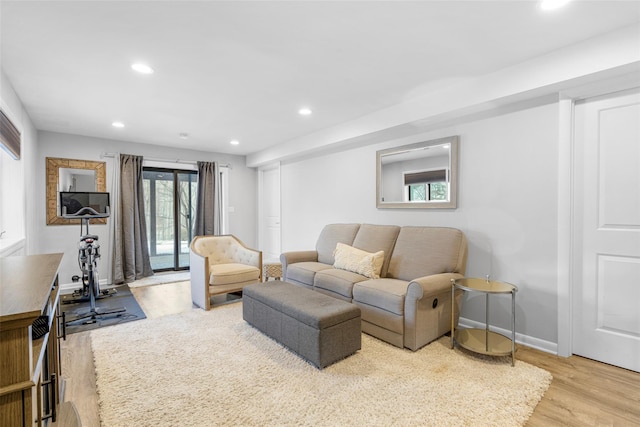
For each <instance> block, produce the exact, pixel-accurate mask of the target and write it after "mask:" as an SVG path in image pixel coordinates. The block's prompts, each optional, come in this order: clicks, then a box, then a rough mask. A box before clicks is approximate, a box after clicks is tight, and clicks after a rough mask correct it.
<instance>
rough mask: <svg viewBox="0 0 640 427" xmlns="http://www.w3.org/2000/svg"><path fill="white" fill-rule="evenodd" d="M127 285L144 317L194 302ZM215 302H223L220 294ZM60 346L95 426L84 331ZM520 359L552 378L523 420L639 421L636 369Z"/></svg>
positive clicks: (523, 352)
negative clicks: (544, 371)
mask: <svg viewBox="0 0 640 427" xmlns="http://www.w3.org/2000/svg"><path fill="white" fill-rule="evenodd" d="M131 291H132V293H133V294H134V296H135V297H136V299H137V301H138V303H139V304H140V306H141V307H142V309H143V310H144V312H145V314H146V316H147V317H148V318H155V317H159V316H165V315H168V314H174V313H180V312H182V311H187V310H191V308H192V303H191V290H190V288H189V284H188V282H180V283H170V284H166V285H155V286H147V287H142V288H133V289H132V290H131ZM214 302H218V303H224V301H223V300H222V299H221V300H218V301H214ZM116 327H117V326H116ZM61 347H62V366H63V368H62V377H63V378H64V379H65V380H66V392H65V400H68V401H72V402H73V403H74V404H75V405H76V408H77V410H78V413H79V414H80V417H81V419H82V425H83V426H84V427H99V426H100V420H99V418H98V402H97V395H96V388H95V372H94V366H93V357H92V353H91V342H90V340H89V335H88V332H82V333H77V334H73V335H69V336H68V337H67V340H66V341H62V346H61ZM518 360H523V361H525V362H527V363H530V364H532V365H536V366H539V367H541V368H543V369H546V370H548V371H549V372H551V374H552V375H553V378H554V379H553V382H552V383H551V386H550V387H549V390H547V392H546V394H545V396H544V397H543V399H542V401H541V402H540V403H539V404H538V406H537V407H536V409H535V411H534V413H533V415H532V416H531V418H530V419H529V422H528V423H527V426H532V427H539V426H544V427H547V426H576V427H584V426H640V373H636V372H632V371H628V370H625V369H621V368H616V367H613V366H610V365H606V364H604V363H599V362H595V361H593V360H589V359H585V358H582V357H579V356H571V357H569V358H563V357H557V356H554V355H551V354H548V353H545V352H541V351H538V350H534V349H531V348H528V347H524V346H518V347H517V352H516V363H517V361H518ZM456 404H460V405H462V404H463V402H457V403H456ZM106 427H111V426H106Z"/></svg>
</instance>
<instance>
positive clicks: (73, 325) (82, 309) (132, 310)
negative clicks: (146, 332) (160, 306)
mask: <svg viewBox="0 0 640 427" xmlns="http://www.w3.org/2000/svg"><path fill="white" fill-rule="evenodd" d="M115 289H116V293H115V294H113V295H111V296H108V297H104V298H99V299H98V300H96V307H97V308H98V309H101V310H109V309H120V308H124V309H125V311H123V312H119V313H112V314H105V315H104V316H98V317H96V319H95V321H94V322H93V323H87V321H90V320H91V319H90V318H85V319H80V320H76V321H74V319H76V318H77V317H78V316H79V315H83V314H84V313H87V312H89V310H90V309H91V304H90V303H89V301H84V302H73V303H67V302H68V301H69V300H70V295H63V296H62V297H61V298H60V299H61V304H60V309H61V310H62V311H63V312H64V313H65V320H66V322H67V325H66V332H67V334H75V333H77V332H84V331H90V330H93V329H98V328H103V327H105V326H113V325H120V324H122V323H127V322H132V321H134V320H142V319H145V318H146V316H145V314H144V311H143V310H142V308H141V307H140V305H139V304H138V302H137V301H136V299H135V297H134V296H133V295H132V294H131V290H130V289H129V287H128V286H126V285H124V286H118V287H116V288H115Z"/></svg>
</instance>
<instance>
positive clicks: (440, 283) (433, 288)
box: [407, 273, 464, 300]
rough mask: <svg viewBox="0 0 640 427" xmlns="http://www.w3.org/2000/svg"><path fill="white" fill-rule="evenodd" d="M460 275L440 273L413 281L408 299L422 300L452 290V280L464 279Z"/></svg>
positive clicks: (408, 292)
mask: <svg viewBox="0 0 640 427" xmlns="http://www.w3.org/2000/svg"><path fill="white" fill-rule="evenodd" d="M463 277H464V275H462V274H460V273H440V274H433V275H431V276H424V277H420V278H417V279H413V280H412V281H411V283H409V288H408V289H407V299H413V300H421V299H422V298H425V297H426V298H429V297H431V296H433V295H438V294H440V293H442V292H443V291H446V290H449V291H450V290H451V279H454V280H455V279H462V278H463Z"/></svg>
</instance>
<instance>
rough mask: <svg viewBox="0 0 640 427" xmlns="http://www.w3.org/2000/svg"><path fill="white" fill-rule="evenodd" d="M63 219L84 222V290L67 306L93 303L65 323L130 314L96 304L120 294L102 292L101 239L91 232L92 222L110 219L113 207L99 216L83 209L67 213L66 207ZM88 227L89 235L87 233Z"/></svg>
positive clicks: (81, 245) (81, 248)
mask: <svg viewBox="0 0 640 427" xmlns="http://www.w3.org/2000/svg"><path fill="white" fill-rule="evenodd" d="M62 216H63V217H64V218H68V219H80V220H81V222H80V241H79V242H78V266H79V267H80V271H81V272H82V288H80V289H76V290H75V291H74V292H73V294H71V295H70V297H69V298H66V299H65V301H64V302H65V303H71V302H81V301H89V310H87V311H85V312H81V313H75V315H74V316H72V318H70V319H65V324H67V325H69V324H72V323H75V322H79V321H82V324H91V323H96V321H97V319H98V317H101V316H107V315H113V314H115V315H117V316H121V314H122V313H124V312H125V311H126V308H124V307H117V308H101V307H97V306H96V301H97V300H98V299H100V298H105V297H110V296H112V295H114V294H115V293H116V292H117V291H116V290H115V289H106V290H101V289H100V281H99V277H98V260H99V259H100V243H98V236H97V235H95V234H90V233H89V221H90V220H91V219H94V218H108V217H109V207H108V206H107V207H106V212H105V213H99V212H97V211H96V210H95V209H93V208H91V207H83V208H81V209H79V210H78V211H77V212H75V213H73V214H68V213H67V208H66V206H63V207H62ZM85 227H86V234H83V231H84V229H85Z"/></svg>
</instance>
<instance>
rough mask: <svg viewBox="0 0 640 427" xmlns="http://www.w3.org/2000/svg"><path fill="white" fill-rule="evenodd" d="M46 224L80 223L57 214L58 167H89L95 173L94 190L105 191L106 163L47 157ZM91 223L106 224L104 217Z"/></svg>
mask: <svg viewBox="0 0 640 427" xmlns="http://www.w3.org/2000/svg"><path fill="white" fill-rule="evenodd" d="M46 163H47V225H72V224H80V220H79V219H66V218H63V217H61V216H59V215H58V182H59V177H60V169H61V168H63V169H64V168H67V169H90V170H93V171H95V173H96V177H95V180H96V188H95V191H99V192H104V191H107V177H106V176H107V173H106V169H107V164H106V163H105V162H95V161H91V160H76V159H61V158H57V157H47V158H46ZM90 223H91V224H106V223H107V219H106V218H96V219H92V220H90Z"/></svg>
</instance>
